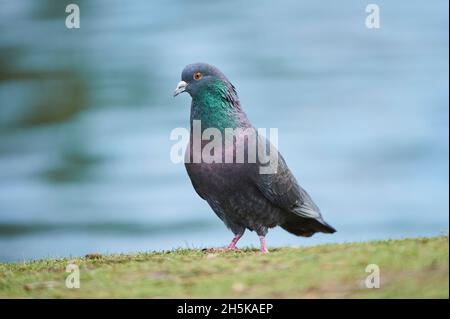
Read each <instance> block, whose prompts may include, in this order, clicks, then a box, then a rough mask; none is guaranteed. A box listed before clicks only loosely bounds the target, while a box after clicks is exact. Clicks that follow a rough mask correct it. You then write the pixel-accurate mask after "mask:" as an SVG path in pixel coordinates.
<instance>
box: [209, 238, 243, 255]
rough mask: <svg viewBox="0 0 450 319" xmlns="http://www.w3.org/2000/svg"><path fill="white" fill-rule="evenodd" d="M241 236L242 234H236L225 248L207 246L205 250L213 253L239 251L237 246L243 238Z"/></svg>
mask: <svg viewBox="0 0 450 319" xmlns="http://www.w3.org/2000/svg"><path fill="white" fill-rule="evenodd" d="M241 237H242V235H234V237H233V239H232V240H231V243H230V244H229V245H228V246H227V247H225V248H207V249H204V251H206V252H211V253H224V252H227V251H230V250H232V251H237V250H238V248H237V247H236V244H237V242H238V241H239V239H241Z"/></svg>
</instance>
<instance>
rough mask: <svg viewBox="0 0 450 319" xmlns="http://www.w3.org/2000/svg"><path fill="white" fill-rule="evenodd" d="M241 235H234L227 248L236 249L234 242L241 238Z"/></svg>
mask: <svg viewBox="0 0 450 319" xmlns="http://www.w3.org/2000/svg"><path fill="white" fill-rule="evenodd" d="M241 237H242V235H234V237H233V239H232V240H231V243H230V244H229V245H228V247H227V248H228V249H231V250H236V249H237V247H236V244H237V242H238V241H239V239H241Z"/></svg>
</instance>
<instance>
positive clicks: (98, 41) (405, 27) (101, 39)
mask: <svg viewBox="0 0 450 319" xmlns="http://www.w3.org/2000/svg"><path fill="white" fill-rule="evenodd" d="M76 3H78V4H79V5H80V9H81V29H78V30H68V29H66V28H65V27H64V20H65V16H66V13H65V12H64V8H65V7H64V6H65V4H64V3H62V2H60V1H56V0H55V1H52V0H47V1H42V2H35V1H31V0H28V1H25V0H24V1H17V2H12V1H10V2H6V1H0V29H1V30H2V32H1V35H0V261H17V260H24V259H32V258H41V257H48V256H73V255H75V256H76V255H83V254H85V253H89V252H102V253H112V252H134V251H142V250H160V249H170V248H176V247H205V246H220V245H224V244H226V243H227V241H228V240H229V239H230V235H231V233H230V232H229V231H228V230H226V228H225V227H224V226H223V224H222V223H221V222H220V221H219V220H218V219H217V217H216V216H215V215H214V214H213V213H212V211H211V209H210V208H209V207H208V206H207V205H206V204H205V203H204V202H203V201H202V200H201V199H200V198H199V197H198V196H197V195H196V193H195V192H194V190H193V189H192V187H191V184H190V181H189V180H188V177H187V175H186V173H185V170H184V167H183V166H182V165H175V164H173V163H172V162H171V161H170V158H169V151H170V147H171V146H172V144H173V141H170V140H169V134H170V131H171V130H172V129H173V128H175V127H188V118H189V107H188V106H189V103H190V99H189V97H188V96H187V95H185V96H180V97H178V98H177V99H173V98H172V91H173V89H174V87H175V85H176V83H177V82H178V81H179V79H180V73H181V70H182V68H183V67H184V65H186V64H188V63H192V62H197V61H204V62H209V63H212V64H215V65H217V66H219V67H220V68H221V69H222V71H224V73H226V74H227V76H228V77H229V78H230V79H231V80H232V82H233V83H234V84H235V86H236V87H237V89H238V93H239V95H240V98H241V103H242V105H243V107H244V109H245V110H246V112H247V114H248V115H249V117H250V119H251V120H252V122H253V124H254V125H255V126H257V127H265V128H269V127H277V128H278V129H279V148H280V151H281V152H282V154H283V156H284V158H285V159H286V161H287V163H288V165H289V166H290V168H291V170H292V171H293V172H294V174H295V175H296V176H297V178H298V180H299V182H300V184H302V185H303V186H304V187H305V188H306V189H307V190H308V191H309V192H310V193H311V194H312V196H313V198H314V199H315V201H316V202H317V203H318V205H319V206H320V207H321V209H322V211H323V214H324V216H325V219H326V220H327V221H328V222H329V223H330V224H332V225H333V226H334V227H335V228H336V229H337V230H338V232H337V233H336V234H334V235H323V234H318V235H315V236H314V237H312V238H308V239H303V238H298V237H295V236H293V235H290V234H288V233H286V232H284V231H282V230H280V229H275V230H272V231H271V232H270V233H269V235H268V242H269V246H279V245H311V244H317V243H323V242H344V241H359V240H366V239H375V238H376V239H384V238H401V237H407V236H427V235H437V234H440V233H442V232H448V222H449V221H448V211H449V199H448V198H449V197H448V190H449V189H448V188H449V186H448V185H449V181H448V176H449V169H448V158H449V150H448V128H449V126H448V115H449V114H448V112H449V109H448V92H449V82H448V67H449V64H448V57H449V55H448V2H447V1H444V0H441V1H432V2H425V1H395V2H393V1H377V2H376V3H377V4H378V5H379V6H380V9H381V28H380V29H378V30H373V29H372V30H371V29H367V28H366V27H365V25H364V20H365V17H366V13H365V6H366V5H367V3H366V2H365V1H356V0H354V1H346V2H345V3H341V2H339V3H338V2H337V1H324V2H315V1H307V2H300V1H287V2H286V3H283V5H277V4H276V3H275V2H273V1H257V2H245V4H244V2H242V1H237V0H234V1H227V2H222V3H215V2H214V3H213V2H212V1H197V2H195V5H193V4H190V3H189V4H188V3H187V2H185V1H159V2H157V1H144V0H141V1H134V2H132V3H125V2H123V1H106V0H102V1H99V0H96V1H78V2H76ZM257 244H258V241H257V237H256V235H255V234H254V233H247V235H246V236H245V237H244V239H243V240H242V245H257Z"/></svg>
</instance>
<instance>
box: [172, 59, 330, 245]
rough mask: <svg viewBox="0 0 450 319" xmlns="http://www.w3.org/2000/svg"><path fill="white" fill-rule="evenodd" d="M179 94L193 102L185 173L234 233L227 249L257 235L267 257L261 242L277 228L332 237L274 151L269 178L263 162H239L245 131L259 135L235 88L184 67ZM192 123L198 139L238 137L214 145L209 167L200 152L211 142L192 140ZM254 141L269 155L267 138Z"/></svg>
mask: <svg viewBox="0 0 450 319" xmlns="http://www.w3.org/2000/svg"><path fill="white" fill-rule="evenodd" d="M182 92H187V93H189V94H190V96H191V98H192V103H191V116H190V124H191V133H190V141H189V144H188V146H187V149H186V157H185V166H186V170H187V173H188V175H189V177H190V179H191V182H192V185H193V187H194V189H195V191H196V192H197V193H198V195H199V196H200V197H201V198H202V199H204V200H205V201H206V202H207V203H208V204H209V205H210V206H211V208H212V210H213V211H214V212H215V213H216V215H217V216H218V217H219V218H220V219H221V220H222V221H223V222H224V223H225V225H226V226H227V227H228V228H229V229H230V230H231V231H232V232H233V234H234V237H233V239H232V241H231V243H230V244H229V245H228V247H227V248H228V249H232V250H234V249H236V243H237V242H238V240H239V239H240V238H241V237H242V235H243V234H244V232H245V230H246V229H249V230H250V231H255V232H256V233H257V234H258V236H259V239H260V244H261V252H262V253H266V252H268V250H267V246H266V242H265V236H266V234H267V232H268V229H269V228H273V227H276V226H281V227H282V228H283V229H285V230H287V231H288V232H290V233H292V234H295V235H297V236H305V237H310V236H312V235H313V234H314V233H316V232H322V233H334V232H335V231H336V230H335V229H334V228H333V227H332V226H330V225H329V224H327V223H326V222H325V221H324V220H323V218H322V215H321V212H320V210H319V208H318V207H317V205H316V204H315V203H314V202H313V200H312V199H311V197H310V196H309V195H308V193H307V192H306V191H305V190H304V189H303V188H302V187H300V185H299V184H298V183H297V181H296V179H295V177H294V176H293V175H292V173H291V171H290V170H289V168H288V166H287V165H286V163H285V161H284V159H283V157H282V156H281V154H279V153H278V151H277V150H276V149H275V154H276V156H275V157H274V158H275V160H276V165H275V169H274V170H273V172H271V171H270V170H269V172H262V171H261V167H262V166H263V164H267V162H264V163H263V162H262V161H261V160H260V159H259V158H258V159H257V160H256V161H250V156H248V158H247V159H245V158H244V162H242V161H237V158H238V156H237V155H236V154H237V153H238V152H237V151H238V145H240V147H241V148H240V149H239V150H240V151H242V149H243V150H244V155H246V154H247V155H248V154H249V153H250V147H249V145H250V144H251V143H250V142H249V140H250V137H252V134H247V135H246V134H245V132H247V133H248V132H249V130H248V129H250V130H252V129H253V132H257V129H255V128H254V127H253V126H252V124H251V123H250V121H249V120H248V118H247V115H246V114H245V112H244V111H243V109H242V107H241V104H240V102H239V98H238V95H237V93H236V89H235V87H234V86H233V85H232V84H231V82H230V81H229V80H228V79H227V77H226V76H225V75H224V74H223V73H222V72H221V71H220V70H219V69H218V68H216V67H214V66H212V65H209V64H206V63H194V64H189V65H187V66H186V67H185V68H184V70H183V72H182V75H181V81H180V82H179V83H178V86H177V87H176V90H175V92H174V96H177V95H178V94H180V93H182ZM196 123H200V133H202V135H203V133H205V130H207V129H211V128H212V129H213V130H214V131H208V132H207V133H208V134H207V135H211V134H210V133H214V132H216V133H217V132H220V133H221V134H223V136H226V135H227V134H226V133H227V132H226V130H230V129H231V130H232V131H233V130H234V133H236V132H238V133H236V135H235V136H234V137H233V141H232V142H231V143H228V144H227V142H226V138H224V141H222V142H220V145H218V144H216V146H220V147H217V148H215V149H213V150H211V148H210V149H208V152H207V154H210V153H211V154H213V155H218V154H214V152H221V154H219V156H214V160H212V161H211V160H210V159H208V160H205V159H204V158H203V156H202V153H201V152H202V151H204V148H205V147H207V144H208V142H210V141H208V140H207V139H205V140H204V139H202V138H201V137H200V141H195V140H194V138H195V134H194V133H195V132H194V131H195V128H194V124H196ZM237 129H241V130H240V131H238V130H237ZM228 132H229V131H228ZM254 135H255V136H256V138H255V139H256V141H257V142H261V141H262V143H261V145H262V146H264V147H265V148H264V147H262V149H264V151H265V154H266V155H267V153H269V152H268V149H270V147H273V145H272V144H271V143H270V141H269V140H268V139H267V138H266V137H263V136H262V135H259V134H257V133H255V134H254ZM214 137H216V136H214ZM196 142H197V145H200V146H199V148H197V149H196V148H195V147H194V146H195V144H196ZM238 143H241V144H238ZM242 145H243V146H242ZM252 145H253V144H252ZM242 147H243V148H242ZM257 147H258V148H259V147H260V144H257ZM199 150H200V154H198V152H199ZM211 151H213V152H211ZM196 152H197V154H196ZM203 153H205V152H203ZM257 155H259V154H257ZM196 156H197V157H196ZM227 156H231V161H230V157H228V161H227Z"/></svg>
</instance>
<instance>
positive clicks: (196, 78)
mask: <svg viewBox="0 0 450 319" xmlns="http://www.w3.org/2000/svg"><path fill="white" fill-rule="evenodd" d="M201 78H202V74H201V73H200V72H195V73H194V80H195V81H198V80H200V79H201Z"/></svg>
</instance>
